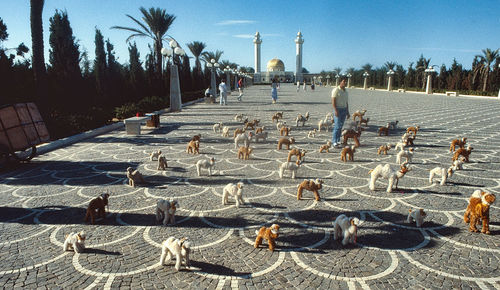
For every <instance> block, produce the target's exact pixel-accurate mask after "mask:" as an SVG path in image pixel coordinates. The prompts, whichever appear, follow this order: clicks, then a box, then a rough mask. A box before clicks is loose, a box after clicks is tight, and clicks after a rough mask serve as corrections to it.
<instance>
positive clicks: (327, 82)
mask: <svg viewBox="0 0 500 290" xmlns="http://www.w3.org/2000/svg"><path fill="white" fill-rule="evenodd" d="M330 78H331V77H330V75H327V76H326V86H327V87H328V86H330Z"/></svg>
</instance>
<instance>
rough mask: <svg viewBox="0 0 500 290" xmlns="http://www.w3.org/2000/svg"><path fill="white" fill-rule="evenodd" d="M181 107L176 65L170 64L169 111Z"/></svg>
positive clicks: (174, 110)
mask: <svg viewBox="0 0 500 290" xmlns="http://www.w3.org/2000/svg"><path fill="white" fill-rule="evenodd" d="M181 109H182V101H181V86H180V84H179V71H178V70H177V65H175V64H172V65H171V66H170V112H177V111H180V110H181Z"/></svg>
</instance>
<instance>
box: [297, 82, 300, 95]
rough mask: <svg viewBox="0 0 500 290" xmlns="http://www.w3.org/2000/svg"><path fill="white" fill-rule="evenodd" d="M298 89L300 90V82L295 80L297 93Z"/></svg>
mask: <svg viewBox="0 0 500 290" xmlns="http://www.w3.org/2000/svg"><path fill="white" fill-rule="evenodd" d="M299 90H300V82H299V81H297V93H298V92H299Z"/></svg>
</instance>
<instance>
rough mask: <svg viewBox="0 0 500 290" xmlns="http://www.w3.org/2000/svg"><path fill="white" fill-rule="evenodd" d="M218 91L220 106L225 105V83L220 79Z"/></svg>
mask: <svg viewBox="0 0 500 290" xmlns="http://www.w3.org/2000/svg"><path fill="white" fill-rule="evenodd" d="M219 91H220V105H221V106H222V105H224V106H225V105H227V86H226V81H225V80H224V79H222V81H221V82H220V84H219Z"/></svg>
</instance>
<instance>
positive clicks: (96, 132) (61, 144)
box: [36, 122, 125, 154]
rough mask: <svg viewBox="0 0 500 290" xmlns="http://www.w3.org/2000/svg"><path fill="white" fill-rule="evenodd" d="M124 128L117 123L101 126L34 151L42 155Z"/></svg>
mask: <svg viewBox="0 0 500 290" xmlns="http://www.w3.org/2000/svg"><path fill="white" fill-rule="evenodd" d="M124 126H125V124H123V122H117V123H114V124H111V125H106V126H102V127H100V128H97V129H93V130H89V131H86V132H83V133H80V134H77V135H73V136H69V137H66V138H63V139H59V140H55V141H52V142H50V143H45V144H42V145H40V146H37V148H36V151H37V152H38V154H44V153H47V152H50V151H53V150H56V149H59V148H61V147H64V146H68V145H71V144H74V143H76V142H79V141H82V140H85V139H89V138H92V137H95V136H98V135H101V134H104V133H107V132H110V131H113V130H116V129H118V128H122V127H124Z"/></svg>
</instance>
